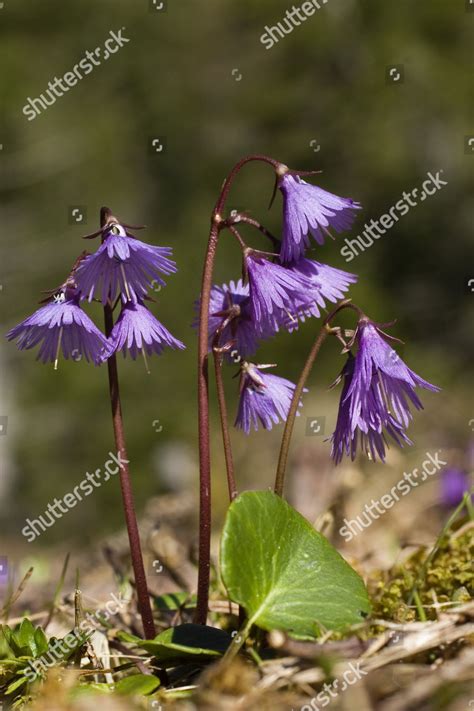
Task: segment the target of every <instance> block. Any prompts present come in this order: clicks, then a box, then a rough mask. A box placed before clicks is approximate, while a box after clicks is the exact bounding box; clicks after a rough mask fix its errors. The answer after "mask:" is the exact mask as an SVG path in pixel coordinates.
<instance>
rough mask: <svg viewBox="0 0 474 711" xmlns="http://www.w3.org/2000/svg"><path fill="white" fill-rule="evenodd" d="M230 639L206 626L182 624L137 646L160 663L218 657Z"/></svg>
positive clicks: (219, 631) (217, 630)
mask: <svg viewBox="0 0 474 711" xmlns="http://www.w3.org/2000/svg"><path fill="white" fill-rule="evenodd" d="M231 641H232V639H231V637H230V635H228V634H227V632H224V631H223V630H220V629H217V628H216V627H208V626H207V625H194V624H184V625H177V626H176V627H170V628H169V629H167V630H165V631H164V632H161V633H160V634H159V635H157V636H156V637H155V639H150V640H142V641H140V642H139V643H138V644H137V646H139V647H142V649H146V651H147V652H149V653H150V654H153V655H154V656H155V657H157V658H158V659H159V660H160V662H169V661H174V660H178V659H199V658H208V657H218V656H220V655H221V654H223V653H224V652H225V650H226V649H227V647H228V646H229V644H230V643H231Z"/></svg>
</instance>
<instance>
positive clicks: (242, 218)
mask: <svg viewBox="0 0 474 711" xmlns="http://www.w3.org/2000/svg"><path fill="white" fill-rule="evenodd" d="M240 223H242V224H244V225H250V226H251V227H255V228H256V229H257V230H258V231H259V232H261V233H262V234H263V235H265V237H267V238H268V239H269V240H270V241H271V243H272V245H273V246H274V247H276V248H277V249H278V250H279V249H280V247H281V242H280V240H279V239H278V238H277V237H275V236H274V235H272V233H271V232H270V230H267V228H266V227H264V225H262V224H261V223H260V222H259V221H258V220H254V219H253V217H249V216H248V215H237V216H236V217H235V218H231V219H230V220H226V224H227V225H231V224H232V225H236V224H240Z"/></svg>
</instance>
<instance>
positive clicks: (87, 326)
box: [7, 287, 107, 368]
mask: <svg viewBox="0 0 474 711" xmlns="http://www.w3.org/2000/svg"><path fill="white" fill-rule="evenodd" d="M7 338H8V340H10V341H11V340H14V339H16V338H17V339H18V348H19V349H20V350H23V349H28V348H34V346H37V345H38V344H41V345H40V349H39V352H38V360H41V361H43V363H47V362H48V361H49V362H53V361H54V363H55V368H57V364H58V359H59V354H60V352H61V350H62V353H63V356H64V358H66V359H68V358H72V359H73V360H80V359H81V357H82V356H84V357H85V358H86V360H87V361H89V360H92V361H93V362H94V363H95V364H96V365H99V364H100V363H101V362H102V360H103V355H104V353H105V349H106V348H107V339H106V338H105V336H104V335H103V334H102V333H101V332H100V331H99V329H98V328H97V327H96V325H95V324H94V323H93V322H92V321H91V319H90V318H89V316H87V314H86V313H84V311H83V310H82V309H81V307H80V306H79V293H78V291H77V290H76V289H73V288H69V287H68V288H66V287H64V288H62V289H61V290H60V291H59V292H58V293H57V294H56V295H55V296H54V299H53V301H51V302H50V303H48V304H46V306H42V307H41V308H40V309H38V310H37V311H35V313H34V314H32V315H31V316H29V317H28V318H27V319H25V320H24V321H22V322H21V323H20V324H18V326H15V328H12V329H11V331H9V332H8V333H7Z"/></svg>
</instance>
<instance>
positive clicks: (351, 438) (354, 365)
mask: <svg viewBox="0 0 474 711" xmlns="http://www.w3.org/2000/svg"><path fill="white" fill-rule="evenodd" d="M382 333H383V332H382V331H381V330H380V329H379V328H378V327H377V326H376V325H375V324H374V323H373V322H371V321H369V319H367V318H365V317H364V318H363V319H361V321H360V322H359V326H358V329H357V333H356V338H357V340H358V345H359V348H358V351H357V354H356V356H355V357H353V356H352V355H351V354H350V355H349V358H348V360H347V362H346V365H345V366H344V368H343V370H342V373H341V375H340V376H339V378H338V381H336V382H339V381H340V380H341V379H342V378H344V387H343V390H342V395H341V401H340V404H339V413H338V417H337V424H336V429H335V431H334V434H333V435H332V437H331V441H332V456H333V458H334V460H335V462H336V463H338V462H340V461H341V459H342V456H343V455H344V453H345V454H347V455H350V456H351V458H352V459H354V457H355V453H356V450H357V446H358V439H359V440H360V447H361V449H362V450H363V451H364V452H365V453H366V454H367V455H368V456H369V457H370V458H371V459H372V460H374V461H375V459H376V458H377V456H378V457H379V458H380V459H381V460H382V461H384V460H385V446H386V445H387V442H386V438H385V435H389V436H390V437H391V438H392V439H393V440H394V441H395V442H396V444H397V445H399V446H403V443H406V444H412V442H411V441H410V440H409V439H408V437H407V436H406V434H405V429H406V428H407V427H408V425H409V422H410V420H411V419H412V415H411V412H410V403H411V404H412V405H413V406H414V407H415V408H416V409H422V407H423V406H422V404H421V401H420V400H419V398H418V396H417V394H416V393H415V388H416V387H421V388H425V389H427V390H431V391H433V392H438V391H439V388H437V387H436V386H435V385H431V384H430V383H428V382H427V381H426V380H423V378H420V376H418V375H417V374H416V373H414V372H413V371H412V370H410V368H408V367H407V366H406V365H405V363H404V362H403V361H402V360H401V358H400V356H399V355H398V354H397V353H396V351H394V350H393V348H391V346H390V345H389V344H388V343H387V342H386V340H385V338H384V337H383V336H382V335H381V334H382Z"/></svg>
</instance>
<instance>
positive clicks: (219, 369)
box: [214, 351, 237, 501]
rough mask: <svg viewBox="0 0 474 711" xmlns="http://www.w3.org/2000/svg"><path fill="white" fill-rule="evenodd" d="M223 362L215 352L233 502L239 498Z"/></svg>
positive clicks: (220, 411)
mask: <svg viewBox="0 0 474 711" xmlns="http://www.w3.org/2000/svg"><path fill="white" fill-rule="evenodd" d="M222 360H223V359H222V354H221V353H218V352H216V351H214V373H215V376H216V388H217V400H218V403H219V414H220V419H221V430H222V444H223V446H224V455H225V465H226V472H227V487H228V489H229V499H230V501H233V500H234V499H235V497H236V496H237V487H236V484H235V475H234V460H233V457H232V444H231V441H230V432H229V418H228V415H227V405H226V400H225V390H224V381H223V379H222Z"/></svg>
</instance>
